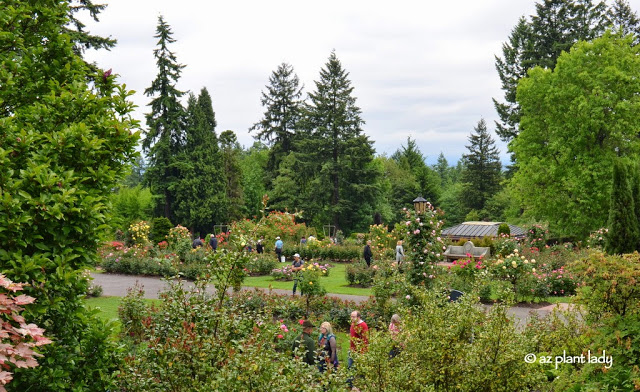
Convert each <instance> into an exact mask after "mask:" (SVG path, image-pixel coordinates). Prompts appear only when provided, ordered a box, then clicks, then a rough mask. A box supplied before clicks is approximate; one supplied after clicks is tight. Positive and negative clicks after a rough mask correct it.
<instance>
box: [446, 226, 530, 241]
mask: <svg viewBox="0 0 640 392" xmlns="http://www.w3.org/2000/svg"><path fill="white" fill-rule="evenodd" d="M502 223H504V222H463V223H460V224H459V225H456V226H453V227H449V228H447V229H444V230H442V235H443V236H446V237H448V238H450V239H451V240H453V241H458V240H460V239H463V238H464V239H474V238H483V237H497V236H498V227H500V225H501V224H502ZM509 229H510V230H511V237H516V238H522V237H524V229H522V228H521V227H518V226H515V225H509Z"/></svg>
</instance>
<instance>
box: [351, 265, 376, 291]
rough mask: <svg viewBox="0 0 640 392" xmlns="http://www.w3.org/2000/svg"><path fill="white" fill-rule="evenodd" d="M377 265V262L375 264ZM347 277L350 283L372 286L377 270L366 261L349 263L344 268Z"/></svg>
mask: <svg viewBox="0 0 640 392" xmlns="http://www.w3.org/2000/svg"><path fill="white" fill-rule="evenodd" d="M374 266H375V264H374ZM344 273H345V278H346V279H347V282H348V283H349V284H350V285H358V286H362V287H371V285H372V284H373V278H374V276H375V274H376V270H375V269H374V268H373V267H369V266H367V264H366V263H365V262H364V261H359V262H357V263H353V264H349V265H347V267H346V268H345V269H344Z"/></svg>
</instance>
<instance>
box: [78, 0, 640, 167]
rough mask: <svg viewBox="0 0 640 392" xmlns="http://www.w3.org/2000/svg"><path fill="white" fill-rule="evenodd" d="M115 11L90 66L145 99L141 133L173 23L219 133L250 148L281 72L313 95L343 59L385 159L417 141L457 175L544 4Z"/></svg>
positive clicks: (170, 6)
mask: <svg viewBox="0 0 640 392" xmlns="http://www.w3.org/2000/svg"><path fill="white" fill-rule="evenodd" d="M107 3H108V7H107V9H106V10H105V11H104V12H103V13H102V14H101V15H100V18H101V22H100V23H98V24H89V28H90V30H91V32H93V33H97V34H101V35H111V36H113V37H114V38H116V39H118V45H117V46H116V47H115V48H114V49H113V50H112V51H110V52H106V51H102V52H98V53H95V52H92V53H88V54H87V57H88V58H89V59H90V60H96V61H97V62H98V64H99V65H100V66H102V67H103V68H105V69H108V68H113V70H114V72H115V73H118V74H119V75H121V78H122V79H121V80H122V81H124V82H125V83H126V84H127V86H128V87H129V88H130V89H134V90H136V91H137V93H136V95H135V96H134V98H133V99H134V102H135V103H136V104H137V105H139V108H138V109H137V112H136V117H138V118H139V119H140V120H141V121H143V120H144V116H143V113H146V112H148V111H149V109H148V107H147V106H146V105H147V103H148V102H149V98H148V97H146V96H144V95H143V91H144V89H145V88H147V87H148V86H149V85H150V83H151V81H152V80H153V79H154V78H155V77H156V73H157V69H156V65H155V60H154V58H153V50H154V48H155V46H156V41H157V40H156V38H154V37H153V35H155V30H156V25H157V19H158V16H159V15H160V14H162V15H163V16H164V17H165V20H166V21H167V23H169V25H170V26H171V28H172V30H173V32H174V38H175V39H176V40H177V42H176V43H175V44H173V46H172V47H171V49H172V50H173V51H174V52H175V53H176V55H177V58H178V61H179V62H180V63H182V64H185V65H186V68H185V69H184V71H183V74H182V78H181V79H180V81H179V85H178V88H180V89H182V90H190V91H192V92H194V93H196V94H197V93H198V91H199V90H200V89H201V88H202V87H207V89H208V90H209V92H210V93H211V95H212V99H213V104H214V110H215V112H216V118H217V121H218V131H219V132H221V131H223V130H226V129H231V130H233V131H235V132H236V134H237V135H238V139H239V141H240V142H241V143H242V144H244V145H250V144H251V143H252V142H253V139H252V137H251V136H250V135H249V134H248V132H247V130H248V128H249V127H250V126H251V125H252V124H253V123H255V122H257V121H258V120H259V119H260V117H261V115H262V112H263V109H262V108H261V106H260V92H261V91H262V90H263V89H264V86H265V84H267V82H268V78H269V75H270V74H271V72H272V71H273V70H275V69H276V67H277V66H278V65H279V64H280V63H281V62H283V61H284V62H288V63H290V64H291V65H293V67H294V69H295V71H296V73H297V74H298V76H299V77H300V79H301V81H302V82H303V83H304V85H305V91H306V92H309V91H311V90H313V89H314V87H315V86H314V83H313V81H314V80H316V79H317V78H318V74H319V71H320V69H321V67H323V66H324V64H325V63H326V61H327V58H328V56H329V53H330V52H331V50H332V49H335V50H336V54H337V55H338V58H339V59H340V60H341V61H342V63H343V66H344V67H345V69H346V70H347V71H348V72H349V73H350V78H351V80H352V83H353V86H354V87H355V90H354V94H355V96H356V97H357V98H358V104H359V105H360V107H361V108H362V110H363V118H364V119H365V120H366V122H367V123H366V125H365V132H366V133H367V135H369V136H370V138H371V139H372V140H374V141H375V142H376V144H375V146H376V149H377V151H378V152H379V153H383V152H387V153H389V154H390V153H392V152H393V151H395V150H396V149H397V148H399V147H400V145H401V144H402V143H404V142H405V141H406V138H407V136H409V135H411V136H412V137H413V138H415V139H416V140H417V142H418V146H419V147H420V149H421V150H422V152H423V153H424V154H425V155H427V156H428V157H429V161H430V162H433V161H435V158H436V157H437V156H438V154H439V153H440V152H441V151H443V152H444V153H445V155H446V156H447V158H448V159H449V160H450V162H451V163H453V162H455V160H457V159H458V158H459V157H460V156H461V155H462V154H463V153H464V152H465V148H464V146H465V144H466V143H467V136H468V135H469V133H470V132H471V131H472V129H473V127H474V126H475V125H476V124H477V122H478V120H480V118H484V119H485V120H486V121H487V125H488V127H489V129H494V125H493V123H494V120H496V119H497V115H496V113H495V110H494V108H493V103H492V101H491V98H492V97H501V96H502V93H501V90H500V81H499V79H498V75H497V72H496V71H495V68H494V55H498V54H500V53H501V45H502V42H503V41H505V40H507V38H508V36H509V34H510V32H511V29H512V28H513V27H514V25H515V24H516V22H517V21H518V18H519V17H520V16H522V15H530V14H532V13H533V12H534V10H535V1H534V0H483V1H477V0H449V1H444V2H441V1H437V2H436V1H417V0H399V1H396V2H393V3H391V2H388V1H385V2H382V1H365V0H350V1H338V0H325V1H323V2H315V4H311V3H308V2H300V1H294V0H270V1H257V0H245V1H235V2H230V1H225V2H222V1H193V0H187V1H173V0H172V1H169V0H160V1H157V0H156V1H154V0H135V1H125V0H111V1H107ZM638 3H640V0H634V1H631V6H632V8H634V9H636V10H637V9H638V8H640V7H638V6H639V4H638ZM142 123H143V124H144V121H143V122H142ZM496 139H497V137H496ZM499 147H500V149H501V150H502V151H503V155H506V154H504V152H505V151H506V147H505V146H504V145H502V144H500V145H499Z"/></svg>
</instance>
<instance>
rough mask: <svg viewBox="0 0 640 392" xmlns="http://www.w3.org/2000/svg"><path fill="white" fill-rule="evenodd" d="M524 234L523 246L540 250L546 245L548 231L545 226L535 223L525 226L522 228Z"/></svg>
mask: <svg viewBox="0 0 640 392" xmlns="http://www.w3.org/2000/svg"><path fill="white" fill-rule="evenodd" d="M524 234H525V240H524V244H523V245H524V246H528V247H530V248H538V249H542V248H544V247H545V246H546V245H547V240H548V238H549V229H547V227H546V225H542V224H537V223H536V224H532V225H530V226H527V227H525V228H524Z"/></svg>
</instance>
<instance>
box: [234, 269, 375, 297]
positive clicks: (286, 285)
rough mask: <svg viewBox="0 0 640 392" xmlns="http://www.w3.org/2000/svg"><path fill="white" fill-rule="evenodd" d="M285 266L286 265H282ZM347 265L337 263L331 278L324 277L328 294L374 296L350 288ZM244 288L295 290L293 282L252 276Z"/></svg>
mask: <svg viewBox="0 0 640 392" xmlns="http://www.w3.org/2000/svg"><path fill="white" fill-rule="evenodd" d="M282 265H284V264H282ZM345 267H346V264H343V263H335V264H333V268H331V270H330V272H329V276H327V277H322V278H320V279H321V282H322V284H323V286H324V288H325V289H327V293H334V294H351V295H364V296H369V295H373V294H372V292H371V289H370V288H369V289H362V288H357V287H348V286H347V280H346V278H345V276H344V270H345ZM242 285H243V286H249V287H263V288H269V287H272V288H274V289H285V290H291V289H292V288H293V282H282V281H277V280H274V279H273V278H272V277H271V276H252V277H248V278H246V279H245V280H244V283H243V284H242Z"/></svg>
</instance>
